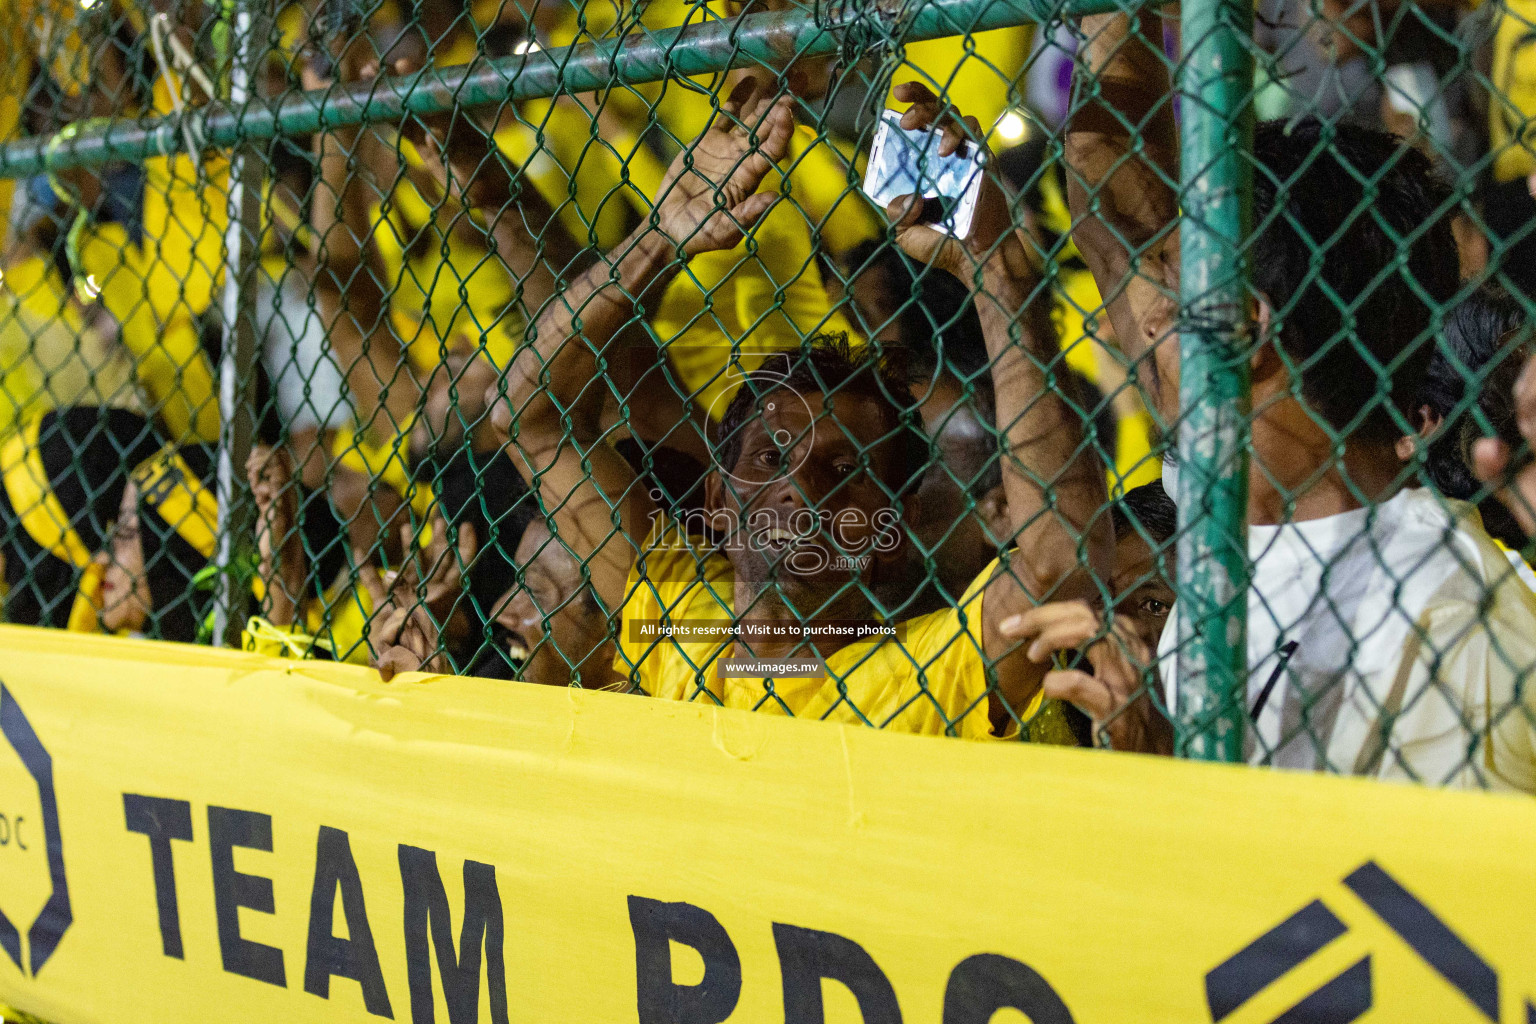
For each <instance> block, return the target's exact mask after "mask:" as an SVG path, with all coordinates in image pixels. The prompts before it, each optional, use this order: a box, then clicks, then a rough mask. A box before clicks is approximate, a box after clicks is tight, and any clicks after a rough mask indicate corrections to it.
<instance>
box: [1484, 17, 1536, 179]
mask: <svg viewBox="0 0 1536 1024" xmlns="http://www.w3.org/2000/svg"><path fill="white" fill-rule="evenodd" d="M1532 24H1536V0H1507V2H1506V3H1504V4H1503V5H1501V7H1500V14H1499V16H1498V27H1497V28H1496V29H1495V30H1494V36H1493V69H1492V70H1493V74H1492V76H1491V77H1492V79H1493V88H1494V90H1495V92H1494V95H1493V99H1492V101H1491V102H1490V103H1489V104H1488V121H1489V125H1488V128H1489V141H1490V142H1491V145H1490V147H1489V148H1490V150H1491V151H1492V152H1493V153H1494V154H1495V156H1494V161H1493V177H1494V179H1495V180H1496V181H1512V180H1513V179H1515V178H1522V177H1525V176H1526V175H1528V174H1531V173H1532V172H1536V155H1533V154H1532V148H1533V147H1536V123H1533V122H1532V121H1531V119H1532V118H1536V39H1533V38H1532V35H1531V25H1532Z"/></svg>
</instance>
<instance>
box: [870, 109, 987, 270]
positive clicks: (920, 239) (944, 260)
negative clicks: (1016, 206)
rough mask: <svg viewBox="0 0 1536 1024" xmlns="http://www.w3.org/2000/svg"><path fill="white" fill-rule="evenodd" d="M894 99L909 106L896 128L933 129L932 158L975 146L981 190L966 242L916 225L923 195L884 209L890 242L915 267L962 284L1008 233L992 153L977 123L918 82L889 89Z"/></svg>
mask: <svg viewBox="0 0 1536 1024" xmlns="http://www.w3.org/2000/svg"><path fill="white" fill-rule="evenodd" d="M895 96H896V99H897V100H899V101H901V102H902V103H910V104H912V106H911V107H910V108H909V109H908V110H907V112H906V113H905V114H903V115H902V116H901V126H902V127H903V128H905V129H907V130H908V131H916V130H919V129H937V131H938V132H939V142H938V146H937V148H936V150H935V153H936V154H937V155H938V156H941V157H944V156H952V155H953V154H954V153H955V151H956V150H958V149H959V148H960V147H961V145H963V144H967V143H968V144H970V145H972V146H975V147H977V149H978V150H979V151H980V153H981V158H982V166H983V168H984V169H983V171H982V180H981V191H980V193H979V194H978V195H977V198H976V213H975V216H974V217H972V219H971V234H970V237H969V238H966V239H959V238H956V237H954V236H953V235H950V234H946V233H945V232H943V231H940V230H938V229H937V228H933V227H929V226H928V225H926V224H920V223H918V218H919V216H920V215H921V214H922V209H923V197H922V196H920V195H913V196H903V197H901V198H899V199H896V200H895V201H893V202H892V203H891V205H890V206H889V207H887V208H886V211H885V213H886V216H887V217H888V218H890V220H891V223H892V225H893V226H894V227H895V229H896V244H897V245H899V246H901V248H902V251H904V252H905V253H906V254H907V255H908V256H911V257H912V258H913V259H914V260H917V261H918V262H919V263H925V264H930V265H932V266H936V267H938V268H939V269H941V270H946V271H948V272H949V273H951V274H953V275H954V276H956V277H958V278H960V280H962V281H969V280H970V279H971V278H972V277H973V276H974V275H975V271H976V268H977V267H978V266H980V265H981V264H982V263H984V262H985V261H986V260H987V259H988V258H989V257H991V256H992V255H993V254H994V252H996V250H997V249H998V245H997V243H998V240H999V239H1000V238H1002V237H1003V236H1004V235H1006V234H1008V233H1009V232H1011V231H1012V230H1013V220H1012V217H1011V216H1010V215H1009V210H1008V199H1007V196H1006V194H1005V192H1004V191H1003V187H1002V184H1001V182H1000V181H999V180H998V177H997V170H996V167H995V163H994V161H993V159H992V153H991V151H990V150H989V149H987V147H986V142H985V137H984V135H983V134H982V130H981V122H979V121H977V120H976V118H974V117H966V116H962V115H961V114H960V112H959V111H958V110H956V109H954V108H953V107H946V105H945V104H944V103H943V101H941V100H940V99H939V98H938V97H937V96H935V95H934V94H933V93H932V92H931V91H930V90H929V89H928V87H927V86H925V85H923V84H922V83H921V82H903V83H902V84H900V85H898V86H897V87H896V89H895Z"/></svg>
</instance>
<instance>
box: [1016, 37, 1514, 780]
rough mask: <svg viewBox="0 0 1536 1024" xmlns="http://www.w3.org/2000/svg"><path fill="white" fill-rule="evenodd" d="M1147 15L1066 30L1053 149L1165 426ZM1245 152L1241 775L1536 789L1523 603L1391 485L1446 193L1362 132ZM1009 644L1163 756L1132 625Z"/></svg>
mask: <svg viewBox="0 0 1536 1024" xmlns="http://www.w3.org/2000/svg"><path fill="white" fill-rule="evenodd" d="M1138 20H1139V24H1138V26H1137V30H1136V31H1135V32H1132V31H1130V29H1131V25H1130V18H1129V17H1128V16H1124V15H1107V16H1101V17H1091V18H1085V19H1083V22H1082V31H1083V35H1084V37H1085V40H1084V44H1083V46H1082V48H1081V51H1080V52H1081V55H1082V63H1083V65H1084V66H1085V69H1086V70H1087V71H1089V72H1090V73H1092V74H1093V75H1094V80H1095V82H1096V86H1097V91H1096V92H1095V93H1093V94H1092V95H1093V96H1094V97H1095V98H1094V99H1093V100H1092V101H1091V102H1089V103H1087V104H1085V105H1084V106H1083V108H1082V109H1080V110H1079V111H1078V112H1077V114H1076V115H1075V117H1074V119H1073V123H1072V125H1071V127H1070V129H1069V131H1068V135H1067V140H1066V156H1067V161H1068V165H1069V167H1070V170H1071V173H1070V174H1069V181H1070V185H1071V188H1070V192H1071V200H1072V207H1073V215H1074V219H1075V221H1076V223H1077V227H1076V230H1075V238H1076V241H1077V244H1078V247H1079V248H1080V249H1081V251H1082V253H1083V255H1084V258H1085V259H1086V261H1087V262H1088V264H1089V266H1090V268H1091V269H1092V270H1093V272H1094V275H1095V277H1096V279H1097V281H1098V284H1099V287H1100V290H1101V292H1102V293H1103V294H1104V295H1105V296H1106V298H1107V301H1106V307H1107V310H1108V313H1109V316H1110V319H1111V321H1112V322H1113V324H1114V328H1115V333H1116V335H1117V337H1118V338H1119V339H1120V340H1121V343H1122V345H1123V346H1124V348H1125V350H1126V354H1127V355H1128V356H1129V357H1130V358H1131V359H1132V360H1133V361H1135V362H1136V364H1137V370H1138V373H1139V375H1140V378H1141V381H1142V384H1143V387H1144V388H1145V390H1147V391H1148V392H1149V394H1150V395H1151V397H1152V399H1153V402H1154V404H1155V405H1156V406H1157V411H1158V413H1159V414H1160V416H1161V417H1162V419H1163V422H1164V423H1166V424H1174V423H1177V422H1178V410H1179V356H1178V336H1177V323H1176V318H1177V313H1178V287H1179V284H1178V265H1179V256H1178V231H1177V228H1176V225H1177V222H1178V205H1177V197H1176V195H1175V194H1174V192H1173V190H1172V189H1171V188H1170V187H1169V186H1168V182H1169V181H1176V180H1177V172H1176V171H1175V170H1174V168H1176V167H1177V149H1176V145H1175V143H1174V134H1173V116H1172V105H1171V103H1170V101H1169V88H1168V80H1167V63H1166V61H1165V59H1164V57H1163V55H1162V53H1161V52H1160V50H1159V49H1156V48H1154V47H1153V46H1148V45H1147V44H1146V43H1145V42H1144V40H1146V39H1152V40H1158V41H1160V40H1161V39H1162V33H1161V26H1160V24H1159V22H1158V19H1157V17H1156V16H1155V15H1153V14H1150V13H1147V12H1143V13H1142V14H1141V15H1139V16H1138ZM1084 94H1085V95H1089V93H1088V92H1087V91H1085V93H1084ZM1132 126H1134V129H1133V127H1132ZM1133 130H1134V132H1135V133H1136V136H1137V137H1136V138H1134V139H1133ZM1254 150H1255V157H1256V164H1257V167H1256V170H1255V173H1254V179H1255V181H1254V206H1255V209H1254V223H1255V224H1258V225H1260V229H1259V230H1258V231H1257V232H1256V234H1255V237H1254V240H1253V243H1252V245H1251V247H1250V249H1249V251H1248V256H1249V262H1250V266H1251V267H1252V273H1253V287H1254V292H1255V299H1256V301H1255V307H1256V308H1255V314H1254V337H1255V338H1256V344H1255V345H1254V346H1253V349H1252V353H1251V356H1250V368H1251V373H1252V380H1253V409H1254V414H1253V418H1252V421H1251V423H1252V432H1251V433H1252V452H1253V469H1252V472H1251V475H1250V487H1249V519H1248V521H1249V545H1248V548H1249V557H1250V559H1251V562H1252V566H1253V585H1252V588H1251V590H1250V592H1249V607H1248V664H1249V677H1248V688H1247V694H1246V707H1247V710H1248V712H1249V714H1250V717H1251V719H1252V727H1251V728H1250V729H1248V730H1247V731H1246V735H1247V756H1248V759H1249V761H1250V762H1251V763H1254V764H1264V765H1273V766H1277V767H1288V768H1301V769H1308V770H1323V771H1330V772H1339V773H1349V774H1357V775H1371V776H1378V777H1382V778H1400V779H1414V780H1417V781H1420V782H1424V783H1428V784H1434V785H1454V786H1463V787H1486V788H1513V789H1519V790H1524V791H1526V792H1536V756H1533V726H1532V723H1533V721H1536V699H1533V698H1532V696H1531V690H1532V686H1531V685H1528V684H1527V681H1526V680H1527V678H1528V677H1529V676H1531V675H1533V674H1536V601H1533V599H1532V595H1531V594H1530V592H1529V591H1528V590H1527V589H1526V588H1525V587H1524V586H1523V584H1522V583H1521V582H1520V580H1519V579H1518V577H1517V576H1516V575H1515V573H1514V571H1513V568H1512V566H1511V565H1510V563H1509V562H1508V561H1507V560H1506V559H1505V558H1504V556H1503V554H1502V553H1501V552H1500V551H1499V550H1498V549H1497V547H1495V546H1494V545H1493V543H1492V542H1491V541H1490V540H1489V538H1488V537H1487V535H1486V534H1485V533H1484V532H1483V529H1482V527H1481V524H1480V522H1479V521H1478V519H1477V515H1476V511H1475V510H1474V509H1472V508H1471V507H1470V506H1467V505H1465V504H1463V503H1460V502H1454V501H1448V500H1446V499H1444V498H1442V497H1440V496H1438V495H1436V494H1434V493H1433V492H1431V491H1429V490H1426V489H1423V488H1417V487H1406V486H1404V485H1405V484H1407V483H1410V482H1411V480H1410V477H1411V473H1410V472H1408V471H1405V469H1404V467H1403V464H1402V462H1401V461H1400V459H1399V458H1398V455H1397V452H1396V450H1395V448H1396V441H1397V440H1398V438H1400V437H1401V435H1402V433H1403V431H1402V424H1403V423H1404V422H1412V421H1413V410H1414V408H1415V406H1414V402H1415V400H1416V398H1417V396H1418V394H1419V392H1420V389H1421V388H1422V386H1423V381H1424V378H1425V372H1426V369H1427V364H1428V362H1429V358H1430V355H1431V353H1432V351H1433V348H1434V343H1433V339H1434V334H1433V330H1434V324H1433V321H1432V309H1431V303H1433V304H1436V305H1438V304H1442V303H1446V302H1448V301H1449V300H1450V298H1451V297H1452V296H1453V295H1454V293H1455V292H1456V290H1457V286H1458V266H1457V255H1456V247H1455V244H1454V241H1453V239H1452V236H1451V234H1450V230H1449V226H1448V224H1447V222H1446V218H1445V217H1444V216H1443V213H1444V211H1445V209H1446V208H1447V207H1448V205H1449V204H1448V201H1447V192H1446V190H1445V189H1444V188H1443V187H1442V186H1440V185H1439V184H1438V183H1436V182H1435V181H1434V179H1433V177H1432V175H1431V173H1430V167H1429V164H1428V162H1427V160H1425V159H1424V158H1423V157H1422V156H1421V155H1420V154H1418V153H1417V152H1415V151H1414V150H1412V149H1410V148H1408V147H1407V146H1406V145H1405V144H1402V143H1401V142H1400V141H1399V140H1396V139H1394V138H1392V137H1390V136H1386V135H1382V134H1380V133H1376V132H1372V131H1369V130H1366V129H1360V128H1350V127H1348V126H1343V125H1339V126H1325V125H1322V124H1320V123H1318V122H1316V121H1309V120H1305V119H1303V120H1300V121H1293V122H1291V123H1289V124H1286V125H1283V126H1281V125H1277V124H1273V123H1271V124H1266V125H1261V126H1259V128H1258V129H1257V131H1256V133H1255V143H1254ZM1367 182H1368V183H1370V188H1369V191H1367V188H1366V185H1365V184H1364V183H1367ZM1277 212H1278V215H1276V216H1270V215H1271V214H1275V213H1277ZM1319 251H1321V253H1322V259H1321V260H1318V261H1316V262H1314V256H1315V254H1317V253H1318V252H1319ZM1165 484H1166V486H1167V488H1168V491H1169V493H1171V494H1172V493H1176V489H1175V487H1174V485H1173V481H1172V480H1166V481H1165ZM1002 628H1003V631H1004V632H1005V633H1008V634H1010V635H1012V636H1014V637H1016V638H1018V639H1020V640H1023V641H1025V642H1027V643H1028V645H1029V646H1028V654H1029V656H1030V657H1032V658H1035V659H1036V660H1046V659H1049V658H1051V657H1053V656H1054V655H1055V653H1056V652H1058V651H1063V650H1069V649H1073V648H1082V649H1083V650H1084V652H1085V656H1086V660H1085V666H1086V667H1085V668H1081V669H1078V668H1073V669H1059V670H1057V671H1055V672H1052V673H1051V674H1050V675H1048V676H1047V678H1046V683H1045V686H1046V692H1047V694H1048V695H1049V696H1052V697H1058V698H1062V699H1068V700H1072V701H1073V702H1074V703H1076V704H1078V706H1079V707H1081V708H1083V710H1084V711H1086V712H1087V713H1088V714H1089V715H1090V716H1091V717H1093V719H1094V720H1095V722H1096V724H1097V725H1098V726H1099V731H1100V735H1101V736H1103V737H1105V738H1107V740H1108V742H1109V743H1110V744H1111V745H1112V746H1114V747H1116V748H1117V749H1135V750H1143V751H1153V752H1162V753H1168V752H1171V751H1172V748H1173V736H1172V730H1171V727H1170V725H1169V723H1168V721H1167V719H1166V718H1164V717H1163V715H1162V713H1161V712H1160V710H1159V709H1158V708H1157V707H1156V706H1155V704H1156V701H1155V700H1154V699H1153V694H1152V693H1151V688H1150V687H1149V686H1147V685H1145V684H1144V682H1143V672H1142V671H1141V666H1145V665H1147V664H1148V663H1149V662H1150V661H1151V660H1152V658H1151V656H1150V653H1149V652H1148V651H1147V650H1146V649H1145V646H1144V645H1142V644H1141V643H1139V642H1138V641H1137V640H1136V639H1135V638H1134V637H1133V636H1131V635H1130V633H1129V631H1128V630H1125V629H1123V628H1121V627H1119V626H1114V625H1111V626H1109V627H1106V626H1105V625H1104V624H1103V623H1102V621H1101V620H1100V618H1099V617H1098V615H1097V614H1096V613H1095V612H1094V611H1092V610H1091V609H1089V608H1088V607H1087V606H1086V605H1084V604H1057V605H1046V606H1043V607H1041V608H1038V609H1035V610H1033V611H1031V612H1027V613H1025V614H1023V615H1020V616H1018V617H1016V618H1015V619H1014V620H1012V621H1010V622H1008V623H1004V624H1003V627H1002ZM1176 647H1177V632H1176V628H1175V622H1174V620H1170V623H1169V628H1168V629H1167V630H1165V632H1164V634H1163V639H1162V643H1161V644H1160V645H1159V658H1158V661H1159V665H1160V667H1161V672H1162V677H1163V679H1162V681H1163V683H1164V684H1165V685H1166V689H1167V692H1169V693H1176V692H1177V679H1176V675H1177V671H1178V669H1177V657H1176V655H1177V650H1176Z"/></svg>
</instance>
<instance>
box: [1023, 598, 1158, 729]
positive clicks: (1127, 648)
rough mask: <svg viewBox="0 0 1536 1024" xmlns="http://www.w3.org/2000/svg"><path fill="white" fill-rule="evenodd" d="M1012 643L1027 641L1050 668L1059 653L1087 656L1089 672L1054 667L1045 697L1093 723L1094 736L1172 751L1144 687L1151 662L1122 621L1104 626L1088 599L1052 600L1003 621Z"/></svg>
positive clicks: (1028, 649) (1047, 678) (1032, 656)
mask: <svg viewBox="0 0 1536 1024" xmlns="http://www.w3.org/2000/svg"><path fill="white" fill-rule="evenodd" d="M999 629H1000V631H1001V632H1002V634H1003V635H1004V636H1005V637H1007V638H1008V639H1010V640H1017V641H1023V642H1025V643H1026V644H1027V645H1028V646H1027V647H1026V648H1025V654H1026V656H1027V657H1028V658H1029V660H1030V661H1033V662H1035V663H1037V664H1042V665H1043V664H1048V663H1050V662H1051V661H1052V660H1054V659H1055V657H1056V655H1057V653H1058V652H1062V651H1077V650H1080V651H1082V652H1083V654H1084V655H1085V657H1086V658H1087V661H1088V665H1089V666H1090V667H1091V668H1092V671H1091V672H1085V671H1083V670H1081V669H1069V668H1056V669H1054V670H1052V671H1050V672H1047V673H1046V675H1045V684H1044V685H1045V695H1046V696H1047V697H1050V698H1052V699H1055V700H1065V701H1070V702H1071V703H1073V704H1075V705H1077V707H1078V708H1079V709H1080V710H1081V711H1082V712H1083V713H1084V714H1086V715H1087V716H1088V717H1089V718H1091V719H1093V726H1094V733H1095V735H1098V734H1100V733H1102V734H1104V735H1106V736H1108V738H1109V742H1110V746H1112V747H1113V748H1114V749H1116V750H1134V751H1140V752H1142V753H1148V754H1172V753H1173V726H1172V725H1171V723H1169V721H1168V719H1167V718H1165V717H1164V716H1163V713H1162V712H1161V711H1159V710H1158V709H1157V707H1156V706H1155V705H1154V704H1153V701H1152V699H1151V697H1150V695H1149V692H1148V687H1146V686H1144V685H1143V683H1142V680H1143V668H1144V667H1147V666H1150V665H1152V663H1153V658H1152V655H1151V653H1150V652H1149V651H1148V650H1147V648H1146V646H1145V645H1144V644H1143V643H1142V642H1141V640H1140V639H1139V638H1138V637H1137V636H1136V634H1135V633H1134V632H1133V631H1132V630H1130V629H1129V628H1127V627H1126V625H1125V624H1124V623H1122V622H1116V623H1114V625H1113V626H1106V625H1105V624H1104V620H1103V619H1102V618H1100V617H1099V614H1098V613H1097V612H1095V611H1094V610H1093V609H1092V608H1091V607H1089V605H1088V603H1087V602H1086V601H1054V602H1051V603H1048V604H1043V605H1041V606H1040V607H1038V608H1034V609H1031V610H1030V611H1027V612H1024V613H1023V614H1021V615H1015V616H1014V617H1012V618H1010V619H1008V620H1007V621H1005V622H1003V623H1002V624H1001V626H1000V627H999Z"/></svg>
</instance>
